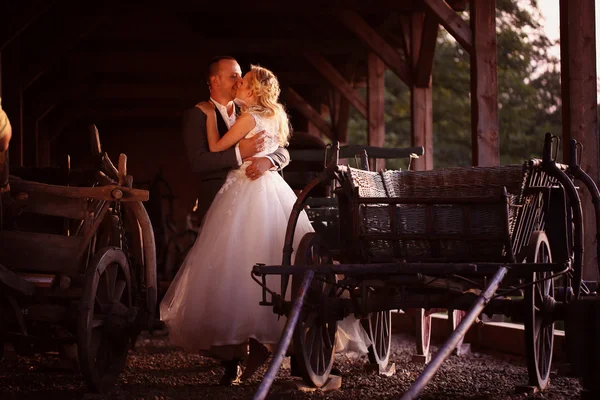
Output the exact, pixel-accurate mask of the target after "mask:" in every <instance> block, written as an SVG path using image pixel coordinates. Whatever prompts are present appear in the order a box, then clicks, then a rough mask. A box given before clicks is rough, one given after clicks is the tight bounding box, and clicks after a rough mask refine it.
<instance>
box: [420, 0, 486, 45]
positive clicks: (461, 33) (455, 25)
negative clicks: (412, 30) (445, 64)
mask: <svg viewBox="0 0 600 400" xmlns="http://www.w3.org/2000/svg"><path fill="white" fill-rule="evenodd" d="M423 2H424V3H425V6H426V7H427V10H428V11H429V12H431V13H432V14H433V15H434V16H435V17H436V18H438V20H439V23H440V24H442V26H443V27H444V28H446V30H447V31H448V32H449V33H450V34H451V35H452V36H453V37H454V39H456V41H457V42H458V43H460V45H461V46H462V47H463V48H464V49H465V50H466V51H468V52H469V53H471V52H472V51H473V33H472V32H471V29H469V24H468V23H467V22H465V21H464V20H463V19H462V18H461V17H460V15H458V14H457V13H456V11H454V10H453V9H452V7H451V6H450V5H449V4H448V3H447V2H446V1H444V0H423ZM480 2H481V1H480ZM472 3H475V1H472ZM494 4H495V2H494Z"/></svg>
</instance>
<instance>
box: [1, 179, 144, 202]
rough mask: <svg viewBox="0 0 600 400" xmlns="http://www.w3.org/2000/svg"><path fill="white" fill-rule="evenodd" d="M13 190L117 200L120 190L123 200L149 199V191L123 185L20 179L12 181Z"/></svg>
mask: <svg viewBox="0 0 600 400" xmlns="http://www.w3.org/2000/svg"><path fill="white" fill-rule="evenodd" d="M10 186H11V188H12V190H14V191H17V192H27V193H30V192H37V193H43V194H48V195H53V196H62V197H68V198H80V199H86V198H87V199H93V200H107V201H113V200H116V198H115V195H116V196H118V195H119V194H118V192H116V191H120V192H121V195H122V197H121V198H120V200H121V201H147V200H148V198H149V192H148V191H147V190H141V189H130V188H127V187H123V186H117V185H109V186H100V187H73V186H58V185H48V184H45V183H38V182H31V181H25V180H20V179H15V180H11V181H10Z"/></svg>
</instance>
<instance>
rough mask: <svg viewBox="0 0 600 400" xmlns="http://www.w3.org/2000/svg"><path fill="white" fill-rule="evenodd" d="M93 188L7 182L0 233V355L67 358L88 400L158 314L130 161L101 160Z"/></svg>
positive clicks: (142, 195) (145, 224)
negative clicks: (70, 355) (7, 346)
mask: <svg viewBox="0 0 600 400" xmlns="http://www.w3.org/2000/svg"><path fill="white" fill-rule="evenodd" d="M92 136H95V142H96V143H97V146H96V149H97V154H96V156H97V157H98V161H99V163H100V165H99V166H98V170H97V171H96V173H95V174H94V175H95V178H94V182H93V183H92V184H91V185H89V186H63V185H52V184H46V183H40V182H34V181H29V180H24V179H21V178H18V177H16V176H10V179H9V185H10V190H9V191H6V192H5V193H3V198H2V217H3V218H2V224H3V226H2V229H1V230H0V345H1V346H0V349H3V348H4V343H5V342H7V343H11V344H12V345H13V347H14V348H15V350H16V351H17V352H19V353H22V354H31V353H35V352H44V351H56V350H58V351H60V352H63V353H67V352H69V349H71V350H72V349H73V348H75V347H76V354H77V357H76V358H77V359H78V366H79V369H80V371H81V373H82V375H83V377H84V378H85V380H86V382H87V384H88V386H89V388H90V389H91V390H93V391H99V392H102V391H106V390H108V389H110V388H111V387H112V386H113V385H114V383H115V382H116V380H117V379H118V377H119V374H120V372H121V370H122V369H123V367H124V366H125V363H126V359H127V353H128V350H129V349H130V348H132V346H133V344H134V342H135V338H136V337H137V335H138V334H139V332H140V331H141V330H142V329H144V328H147V327H151V326H152V321H153V318H154V314H155V310H156V255H155V247H154V237H153V234H152V226H151V224H150V220H149V219H148V215H147V213H146V211H145V209H144V207H143V205H142V202H143V201H146V200H148V192H147V191H144V190H137V189H132V187H131V186H132V185H131V183H132V178H131V176H129V175H127V171H126V169H127V167H126V157H125V155H124V154H121V157H120V158H119V163H118V167H115V166H114V165H113V163H112V162H111V161H110V159H109V158H108V155H107V154H106V153H102V151H101V148H100V143H99V139H98V137H97V131H96V130H95V127H93V128H92Z"/></svg>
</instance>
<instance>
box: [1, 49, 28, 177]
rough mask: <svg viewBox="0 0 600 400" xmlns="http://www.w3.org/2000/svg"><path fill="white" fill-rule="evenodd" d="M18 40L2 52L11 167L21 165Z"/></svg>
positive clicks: (21, 120) (21, 108)
mask: <svg viewBox="0 0 600 400" xmlns="http://www.w3.org/2000/svg"><path fill="white" fill-rule="evenodd" d="M19 50H20V40H19V39H15V40H14V42H13V43H12V45H11V46H10V47H8V48H6V49H4V50H3V51H2V71H0V72H1V74H2V76H1V78H0V79H1V80H2V108H3V109H4V111H5V112H6V115H8V119H9V120H10V124H11V126H12V138H11V140H10V146H9V152H10V157H9V160H10V161H9V162H10V165H12V166H22V165H23V90H22V88H21V83H20V68H19V62H20V54H19V53H20V52H19Z"/></svg>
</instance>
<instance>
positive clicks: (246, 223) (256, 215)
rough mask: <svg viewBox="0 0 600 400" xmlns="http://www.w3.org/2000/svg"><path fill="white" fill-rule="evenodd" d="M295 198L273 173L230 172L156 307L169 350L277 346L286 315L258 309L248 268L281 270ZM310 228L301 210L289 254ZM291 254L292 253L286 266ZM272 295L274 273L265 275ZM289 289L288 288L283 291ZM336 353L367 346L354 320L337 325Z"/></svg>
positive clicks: (361, 350) (362, 349)
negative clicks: (170, 345) (256, 344)
mask: <svg viewBox="0 0 600 400" xmlns="http://www.w3.org/2000/svg"><path fill="white" fill-rule="evenodd" d="M295 201H296V195H295V193H294V192H293V190H292V189H291V188H290V187H289V185H288V184H287V183H286V182H285V181H284V180H283V178H282V177H281V176H280V175H279V174H277V173H276V172H267V173H265V174H264V175H263V176H261V177H260V178H259V179H257V180H255V181H251V180H249V179H247V178H246V176H245V174H244V170H243V169H240V170H235V171H232V172H230V173H229V175H228V179H227V180H226V182H225V184H224V185H223V188H222V189H221V191H220V192H219V193H218V194H217V196H216V197H215V199H214V201H213V203H212V205H211V207H210V208H209V210H208V212H207V213H206V216H205V219H204V222H203V224H202V228H201V230H200V234H199V235H198V238H197V239H196V242H195V244H194V246H193V247H192V249H191V250H190V251H189V253H188V255H187V257H186V259H185V261H184V262H183V264H182V266H181V268H180V269H179V271H178V273H177V275H176V276H175V278H174V280H173V282H172V283H171V285H170V287H169V289H168V291H167V293H166V294H165V297H164V298H163V300H162V302H161V304H160V316H161V320H162V321H164V323H165V325H166V326H167V328H168V330H169V336H170V340H171V342H172V343H173V344H174V345H177V346H181V347H183V348H184V349H185V350H188V351H207V350H210V348H211V347H213V346H226V345H239V344H243V343H245V342H246V341H247V340H248V339H249V338H254V339H256V340H258V341H259V342H261V343H263V344H272V345H274V344H276V343H278V342H279V339H280V337H281V333H282V331H283V327H284V325H285V322H286V318H285V316H282V317H279V316H277V315H276V314H274V313H273V309H272V307H266V306H261V305H259V303H260V301H262V289H261V287H260V286H259V285H258V284H257V283H256V282H255V281H254V280H253V279H252V278H251V274H250V272H251V270H252V267H253V266H254V264H256V263H262V264H266V265H281V264H282V253H283V245H284V238H285V231H286V228H287V223H288V218H289V216H290V214H291V211H292V207H293V205H294V203H295ZM313 231H314V230H313V228H312V226H311V224H310V221H309V220H308V217H307V215H306V213H304V212H302V213H301V214H300V217H299V219H298V224H297V226H296V230H295V236H294V243H293V246H294V249H296V248H297V247H298V244H299V242H300V240H301V239H302V237H303V236H304V235H305V234H306V233H309V232H313ZM294 255H295V254H293V255H292V261H293V257H294ZM267 284H268V286H269V288H272V289H273V290H275V291H278V290H279V288H280V277H279V276H268V277H267ZM288 292H289V289H288ZM339 325H340V328H339V329H338V340H337V342H336V347H337V350H338V351H342V352H345V351H351V352H358V353H364V352H366V348H367V346H368V345H369V343H368V342H367V341H368V337H366V332H365V331H364V330H363V329H362V327H361V326H360V324H359V321H358V320H356V319H354V317H352V316H350V317H348V318H347V319H345V320H344V321H341V322H340V324H339Z"/></svg>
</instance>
